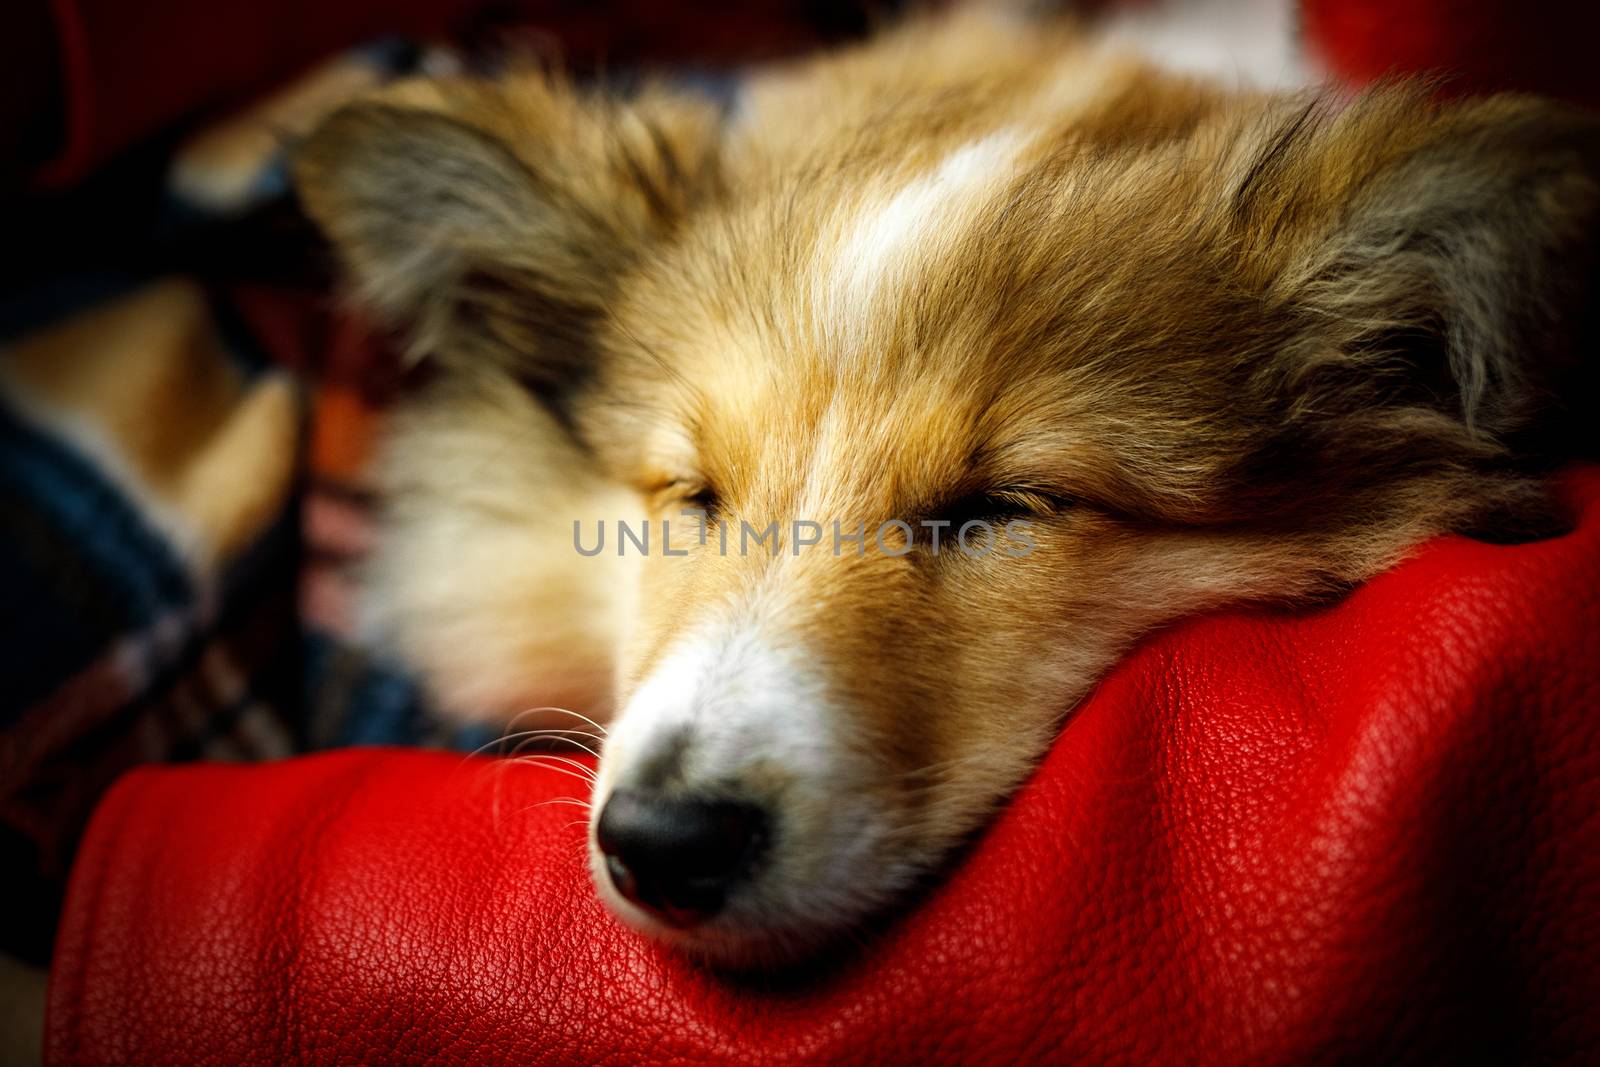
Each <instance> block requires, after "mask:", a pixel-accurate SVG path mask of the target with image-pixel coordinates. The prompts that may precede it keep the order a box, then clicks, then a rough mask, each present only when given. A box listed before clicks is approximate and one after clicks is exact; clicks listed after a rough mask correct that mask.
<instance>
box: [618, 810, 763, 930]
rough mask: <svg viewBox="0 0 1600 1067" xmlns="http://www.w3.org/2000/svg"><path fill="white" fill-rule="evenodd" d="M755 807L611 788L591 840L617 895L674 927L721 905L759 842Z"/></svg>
mask: <svg viewBox="0 0 1600 1067" xmlns="http://www.w3.org/2000/svg"><path fill="white" fill-rule="evenodd" d="M766 830H767V819H766V816H765V815H764V814H763V813H762V811H761V809H759V808H757V807H754V806H752V805H749V804H738V803H730V802H727V801H716V802H712V801H704V800H686V799H679V798H670V797H665V796H662V795H660V794H657V793H652V792H646V791H643V790H633V789H618V790H617V791H616V792H614V793H612V794H611V799H609V800H607V801H606V806H605V809H604V810H603V811H601V812H600V824H599V826H597V827H596V828H595V837H596V840H597V841H598V843H599V845H600V851H601V852H602V853H604V854H605V857H606V870H607V872H608V873H609V874H610V875H611V881H612V884H614V885H615V886H616V887H617V892H619V893H621V894H622V895H623V896H625V897H627V898H628V899H629V900H631V901H633V902H634V903H635V904H637V905H639V906H640V907H641V908H645V909H646V910H648V911H651V912H653V913H655V914H656V915H658V916H660V917H661V918H662V919H665V920H666V921H667V922H669V923H672V924H673V925H674V926H693V925H694V924H695V923H697V922H700V921H702V920H704V919H708V918H710V917H711V916H712V915H715V914H716V913H717V912H718V911H720V910H721V909H722V905H723V904H724V903H725V902H726V901H727V899H728V893H729V890H731V889H732V888H733V886H734V884H735V883H736V882H738V881H739V879H741V878H743V877H745V876H746V875H747V874H748V872H749V871H750V870H751V868H752V867H753V865H754V864H755V862H756V860H757V859H758V858H759V854H760V852H761V850H762V848H763V846H764V845H765V840H766Z"/></svg>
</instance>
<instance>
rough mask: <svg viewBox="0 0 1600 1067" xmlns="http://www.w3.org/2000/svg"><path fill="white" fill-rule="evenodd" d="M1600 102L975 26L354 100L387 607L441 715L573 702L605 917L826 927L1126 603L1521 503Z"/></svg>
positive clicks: (1093, 653)
mask: <svg viewBox="0 0 1600 1067" xmlns="http://www.w3.org/2000/svg"><path fill="white" fill-rule="evenodd" d="M1596 132H1597V127H1596V124H1595V122H1594V120H1593V119H1592V118H1590V117H1588V116H1586V115H1584V114H1582V113H1578V112H1574V111H1571V110H1567V109H1563V108H1561V107H1559V106H1556V105H1553V104H1549V103H1545V102H1541V101H1538V100H1534V99H1528V98H1522V97H1512V96H1507V97H1494V98H1486V99H1476V100H1470V101H1450V100H1447V99H1445V98H1444V97H1442V96H1441V95H1439V94H1437V93H1435V92H1433V91H1432V90H1431V89H1430V88H1429V87H1426V86H1415V85H1405V84H1395V85H1390V86H1386V87H1381V88H1378V89H1375V90H1371V91H1368V92H1366V93H1363V94H1359V95H1350V94H1344V95H1339V94H1326V93H1324V94H1307V93H1273V92H1266V91H1257V90H1248V89H1238V88H1225V87H1222V86H1220V85H1216V84H1212V83H1209V82H1206V81H1204V80H1200V79H1196V78H1193V77H1188V76H1180V75H1177V74H1172V73H1166V72H1164V71H1163V70H1162V69H1159V68H1157V67H1154V66H1151V65H1149V64H1147V63H1146V62H1144V61H1142V60H1140V59H1138V58H1134V57H1132V56H1130V55H1126V54H1122V53H1119V52H1117V51H1116V50H1115V49H1112V48H1109V47H1107V46H1105V45H1104V44H1101V43H1096V41H1094V40H1091V39H1088V38H1085V37H1083V36H1081V35H1080V34H1079V33H1078V32H1077V31H1075V30H1074V29H1073V28H1072V27H1071V26H1068V25H1059V24H1056V23H1054V22H1043V23H1040V22H1033V23H1029V22H1026V21H1022V20H1019V19H1014V18H1008V17H1002V16H998V15H994V14H989V13H984V12H975V11H964V12H957V13H955V14H950V15H945V16H941V17H938V18H933V19H924V20H915V21H912V22H910V23H909V24H907V25H904V26H901V27H899V28H897V29H894V30H892V31H890V32H888V33H886V34H885V35H883V36H880V37H879V38H877V39H875V40H873V41H871V42H869V43H866V44H864V45H860V46H856V47H852V48H849V49H846V50H843V51H840V52H837V53H835V54H829V55H824V56H821V57H819V58H814V59H809V60H806V61H803V62H799V63H795V64H792V65H784V66H778V67H774V68H772V69H768V70H765V71H763V72H761V73H759V74H758V75H756V76H754V77H753V78H751V79H750V80H749V81H748V83H747V84H745V85H744V86H743V87H742V89H741V91H740V93H739V94H738V96H737V98H736V99H735V100H734V101H733V102H732V103H730V104H719V103H717V102H713V101H710V100H707V99H702V98H700V97H698V96H696V95H694V94H691V93H686V92H679V91H675V90H673V89H672V88H670V87H667V86H663V85H652V86H646V87H644V88H642V89H639V90H638V91H635V92H632V93H630V94H627V95H626V96H617V95H606V94H601V93H595V92H590V91H585V90H583V89H580V88H577V87H574V86H573V85H572V84H570V83H569V82H568V81H567V80H564V79H563V78H561V77H559V76H557V75H553V74H549V73H546V72H539V71H523V72H517V73H511V74H507V75H503V76H499V77H496V78H493V79H485V80H473V79H457V80H429V81H415V82H408V83H403V84H401V85H398V86H395V87H392V88H391V89H389V90H387V91H385V92H384V93H383V94H382V95H381V96H380V97H378V98H376V99H371V100H365V101H362V102H359V103H356V104H353V105H350V106H348V107H346V108H345V109H343V110H342V111H340V112H338V113H336V114H335V115H333V116H332V117H331V118H329V119H328V120H327V121H326V122H325V123H324V124H323V125H322V126H321V127H320V129H319V130H318V131H317V132H316V133H315V134H314V135H313V136H312V137H310V138H309V139H308V140H307V141H306V142H305V143H304V145H303V146H302V147H301V149H300V151H299V152H298V156H297V164H296V172H297V181H298V186H299V189H300V192H301V195H302V198H303V201H304V203H305V205H306V208H307V209H308V211H309V213H310V214H311V215H312V216H313V217H314V219H315V220H316V221H317V222H318V223H319V224H320V226H321V227H322V228H323V229H324V231H325V232H326V233H327V234H328V236H329V237H330V239H331V241H332V243H333V245H334V246H335V248H336V249H337V251H338V253H339V256H340V258H341V260H342V262H343V263H344V265H345V267H346V268H347V271H348V275H349V278H350V280H351V283H352V291H353V293H354V294H355V295H356V296H357V297H358V298H359V299H360V300H361V301H363V302H364V303H365V305H366V306H367V307H369V308H370V309H371V310H372V311H373V312H375V313H376V314H377V315H379V316H381V317H383V318H384V319H386V320H387V321H389V322H391V323H392V324H394V325H395V326H396V327H398V328H399V329H401V330H403V331H404V336H405V337H406V338H407V339H408V342H409V344H410V346H411V350H412V352H413V353H414V354H415V355H416V356H417V357H418V358H426V359H427V360H428V361H429V363H430V364H431V365H432V366H433V368H434V370H433V371H432V373H431V374H430V375H429V376H428V383H427V385H426V386H425V387H424V388H422V389H421V390H420V392H419V394H418V395H417V396H416V397H415V398H414V399H413V400H411V401H410V402H409V403H408V404H407V405H406V407H405V409H404V410H403V411H402V412H400V413H399V415H398V417H397V419H396V424H395V428H394V432H393V434H392V437H391V440H390V443H389V446H388V449H387V454H386V459H385V461H384V463H383V487H384V490H385V495H386V500H387V517H386V524H385V531H384V536H383V539H382V545H381V547H380V549H379V551H378V553H377V558H376V559H375V561H374V563H373V565H372V568H371V573H370V575H369V586H370V601H371V603H370V608H371V614H372V616H373V618H374V620H375V621H376V623H377V624H378V625H379V626H380V627H381V630H382V632H383V634H384V635H385V637H386V639H387V640H389V641H390V642H392V645H393V647H394V648H395V649H397V650H398V651H399V652H400V653H401V654H403V655H404V656H405V657H406V658H407V659H408V660H409V661H410V662H411V663H413V664H414V665H415V666H416V667H417V668H418V669H419V671H420V672H421V673H422V675H423V676H424V678H425V679H426V681H427V683H428V685H429V687H430V688H431V691H432V693H433V694H434V695H435V697H436V698H437V699H438V700H439V701H440V702H441V704H442V705H444V706H445V707H447V708H449V709H452V710H454V711H455V712H457V713H459V714H462V715H470V716H478V717H503V718H506V719H509V718H510V717H512V716H513V715H515V714H516V713H517V712H519V711H522V710H524V709H527V708H530V707H536V706H545V705H565V706H568V707H571V708H575V709H579V710H582V711H584V712H586V713H587V714H589V715H592V716H594V717H595V718H609V719H610V721H611V727H610V730H609V733H608V735H607V736H606V738H605V741H604V750H603V752H602V754H601V759H600V763H599V770H598V777H597V780H596V782H595V786H594V793H593V797H592V802H593V807H592V818H591V820H590V831H589V844H590V852H591V857H592V866H593V871H594V876H595V881H596V884H597V886H598V888H599V891H600V893H601V895H602V896H603V897H604V899H605V900H606V902H607V903H608V904H609V905H610V906H611V907H612V908H613V909H614V910H615V911H616V912H617V913H618V914H619V915H620V916H622V917H623V918H624V919H626V920H627V921H629V922H631V923H633V924H634V925H636V926H638V927H640V928H642V929H644V930H646V931H648V932H649V933H651V934H653V935H655V936H657V937H659V938H662V939H665V940H667V941H669V942H671V943H673V944H676V945H679V946H681V947H683V948H685V949H687V950H690V951H693V952H696V953H699V954H702V955H705V956H708V957H711V958H713V959H716V960H721V961H725V962H729V963H735V964H738V963H748V962H755V961H772V960H780V959H783V958H786V957H791V956H793V955H795V954H798V953H803V952H808V951H814V950H815V949H816V947H817V946H818V945H820V944H823V943H825V942H826V941H827V940H828V939H829V938H831V937H833V936H835V935H838V934H840V933H842V932H844V931H847V930H849V929H851V928H853V927H855V926H857V925H858V924H860V923H861V922H863V921H864V920H865V919H867V918H868V917H870V916H871V915H872V914H873V913H874V912H876V911H878V910H880V909H882V908H883V907H884V906H885V904H887V903H889V902H892V901H894V900H895V899H896V898H897V896H899V895H902V894H904V893H906V892H907V891H908V889H909V888H910V887H911V886H913V885H914V884H915V883H916V882H917V881H918V880H919V879H921V878H923V877H924V876H925V875H927V874H928V873H929V872H930V871H935V870H936V869H937V867H938V865H939V864H940V862H941V860H943V859H945V858H947V857H948V856H949V854H950V853H951V851H952V850H953V848H954V847H955V846H956V845H957V844H958V843H959V842H961V841H962V840H963V839H964V838H966V837H967V836H969V835H970V834H971V833H972V832H973V831H974V830H975V829H977V828H978V827H980V826H981V825H982V823H983V822H984V820H985V819H986V817H987V816H989V815H990V814H991V813H992V812H993V811H994V810H995V808H996V806H997V805H999V804H1000V803H1002V802H1003V801H1004V800H1005V799H1006V798H1007V797H1008V796H1009V795H1010V794H1011V793H1012V792H1014V791H1015V790H1016V789H1017V787H1018V786H1019V784H1020V783H1021V782H1022V781H1023V780H1024V779H1025V777H1026V776H1027V775H1028V773H1029V771H1030V770H1031V768H1033V767H1034V766H1035V764H1036V763H1037V762H1038V760H1039V759H1040V757H1041V754H1042V752H1043V750H1044V749H1045V747H1046V746H1047V745H1048V744H1049V743H1050V740H1051V738H1052V736H1053V735H1054V733H1055V732H1056V730H1057V729H1058V728H1059V727H1060V725H1061V723H1062V720H1063V717H1064V715H1065V714H1066V713H1067V712H1069V711H1070V710H1071V708H1072V707H1073V706H1074V704H1075V703H1076V702H1078V701H1079V700H1080V699H1081V698H1082V697H1083V696H1084V695H1085V694H1086V693H1087V692H1088V690H1089V689H1090V687H1091V686H1093V685H1094V683H1095V682H1096V681H1097V680H1098V679H1099V678H1100V677H1101V675H1102V674H1103V673H1104V672H1105V671H1106V670H1107V669H1108V667H1110V666H1111V664H1112V663H1113V662H1114V661H1115V660H1116V659H1117V657H1118V656H1119V655H1120V654H1121V653H1123V652H1124V651H1125V650H1126V649H1127V648H1128V647H1129V646H1130V644H1131V643H1132V642H1134V641H1135V640H1136V639H1138V638H1139V637H1140V636H1141V635H1143V634H1145V633H1147V632H1148V631H1150V630H1151V629H1152V628H1154V627H1157V626H1160V625H1161V624H1163V623H1165V622H1168V621H1170V620H1172V619H1174V618H1176V617H1178V616H1181V615H1184V614H1187V613H1191V612H1196V611H1201V610H1205V609H1208V608H1212V607H1215V606H1217V605H1222V604H1228V603H1232V602H1239V601H1248V600H1261V599H1270V600H1273V601H1280V602H1292V601H1305V600H1307V599H1309V598H1315V597H1319V596H1325V595H1328V594H1330V593H1333V592H1337V591H1338V590H1340V589H1342V588H1346V587H1348V586H1350V585H1351V584H1352V583H1356V582H1360V581H1362V580H1363V579H1365V578H1367V577H1369V576H1370V575H1372V574H1374V573H1376V572H1378V571H1380V570H1382V569H1383V568H1385V567H1388V566H1389V565H1391V564H1392V563H1394V562H1395V561H1396V560H1397V559H1399V558H1401V557H1403V556H1404V555H1405V554H1406V553H1407V552H1408V551H1410V550H1411V549H1412V548H1413V547H1414V546H1416V545H1417V544H1418V543H1419V542H1420V541H1422V540H1424V539H1425V538H1428V537H1431V536H1433V535H1435V534H1439V533H1442V532H1448V531H1456V532H1469V533H1480V534H1490V535H1494V536H1500V537H1525V536H1531V535H1536V534H1538V533H1539V532H1541V531H1543V530H1546V529H1549V528H1551V526H1552V525H1553V524H1557V523H1559V521H1560V516H1559V514H1558V513H1557V511H1556V510H1555V509H1554V508H1553V507H1552V505H1551V502H1550V499H1549V497H1548V496H1547V490H1546V485H1545V481H1544V478H1543V474H1544V473H1545V472H1546V471H1547V470H1548V469H1549V467H1550V465H1551V463H1552V462H1553V461H1555V460H1557V459H1559V458H1561V457H1562V456H1563V455H1565V454H1568V453H1569V452H1570V451H1571V450H1572V449H1573V448H1574V447H1575V445H1574V440H1575V437H1574V432H1573V431H1574V427H1573V426H1572V424H1571V423H1570V421H1569V420H1568V419H1567V417H1566V416H1565V415H1564V410H1565V407H1566V405H1564V404H1563V403H1562V402H1563V401H1572V400H1575V399H1577V396H1576V395H1575V394H1576V391H1577V388H1578V385H1579V380H1578V371H1579V370H1580V369H1581V368H1580V366H1579V361H1578V357H1579V356H1580V355H1581V354H1582V353H1583V351H1584V348H1585V346H1586V344H1587V342H1588V340H1589V337H1590V325H1591V324H1590V322H1589V321H1588V318H1587V306H1588V304H1587V297H1588V292H1589V289H1590V285H1591V281H1592V278H1593V270H1594V259H1593V248H1594V244H1593V236H1594V232H1595V225H1596V208H1597V197H1600V186H1597V183H1596V173H1597V170H1596V168H1597V165H1600V138H1597V136H1596Z"/></svg>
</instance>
